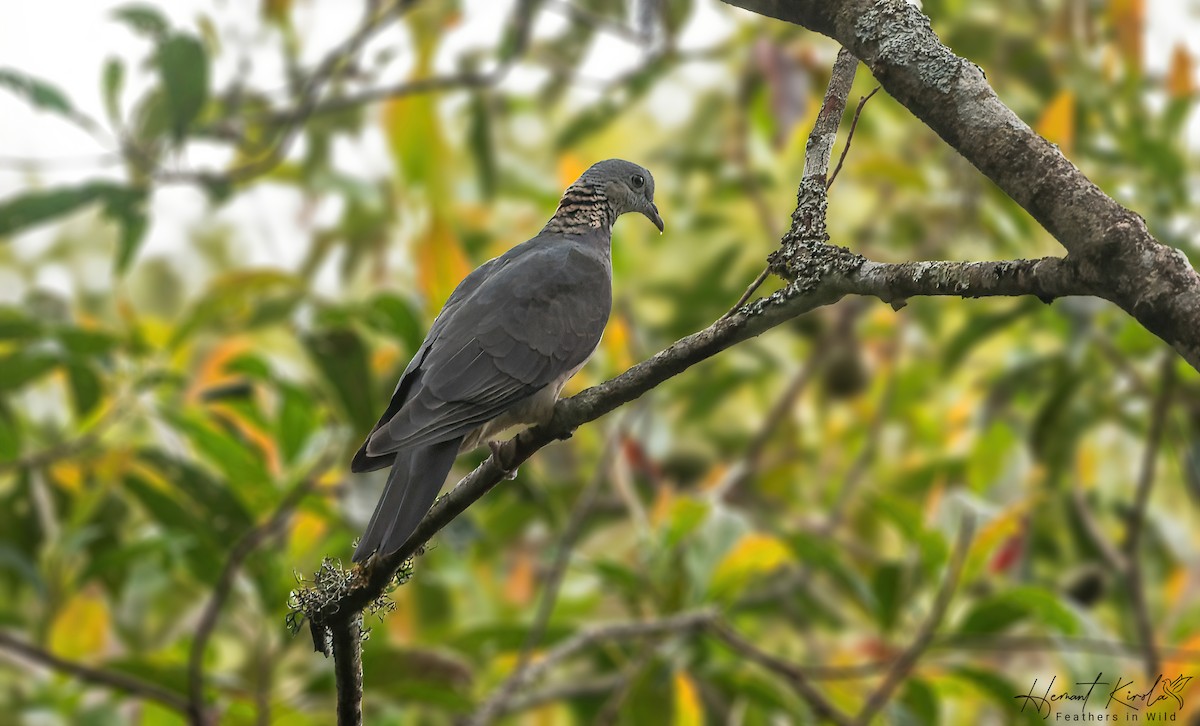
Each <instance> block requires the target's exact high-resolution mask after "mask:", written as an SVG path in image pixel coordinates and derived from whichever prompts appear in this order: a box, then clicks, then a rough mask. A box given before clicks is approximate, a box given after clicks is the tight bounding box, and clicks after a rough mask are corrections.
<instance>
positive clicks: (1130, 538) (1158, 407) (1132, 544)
mask: <svg viewBox="0 0 1200 726" xmlns="http://www.w3.org/2000/svg"><path fill="white" fill-rule="evenodd" d="M1174 389H1175V361H1174V360H1173V359H1172V358H1169V357H1168V358H1164V359H1163V365H1162V384H1161V387H1160V389H1159V393H1158V397H1157V398H1156V399H1155V401H1154V409H1153V411H1152V413H1151V416H1150V432H1149V433H1148V434H1147V438H1146V451H1145V453H1144V454H1143V456H1142V468H1141V472H1140V473H1139V475H1138V485H1137V494H1136V495H1135V498H1134V503H1133V511H1132V512H1130V514H1129V528H1128V531H1127V535H1126V538H1125V542H1124V555H1125V561H1126V562H1127V563H1128V567H1127V568H1126V570H1125V577H1126V582H1127V583H1128V585H1129V599H1130V602H1131V603H1132V605H1133V614H1134V623H1135V625H1136V627H1137V632H1138V640H1139V641H1141V644H1142V653H1143V656H1144V658H1145V665H1146V675H1147V676H1149V677H1150V678H1154V677H1155V676H1156V675H1158V665H1159V657H1158V650H1157V646H1156V645H1155V643H1154V623H1153V622H1152V620H1151V617H1150V606H1149V604H1148V603H1147V602H1146V582H1145V578H1143V577H1142V558H1141V557H1139V556H1138V546H1139V545H1140V544H1141V541H1142V532H1143V531H1144V530H1145V525H1146V508H1147V507H1148V506H1149V504H1150V492H1151V491H1152V490H1153V489H1154V472H1155V468H1156V464H1157V463H1158V450H1159V447H1160V446H1161V444H1162V438H1163V429H1165V428H1166V424H1167V413H1168V412H1169V411H1170V409H1171V400H1172V398H1171V397H1172V395H1173V393H1174Z"/></svg>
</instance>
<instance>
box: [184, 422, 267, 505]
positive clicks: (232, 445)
mask: <svg viewBox="0 0 1200 726" xmlns="http://www.w3.org/2000/svg"><path fill="white" fill-rule="evenodd" d="M167 418H168V419H170V420H171V423H172V424H173V425H174V426H175V427H176V428H177V429H179V430H180V431H181V432H182V433H183V434H184V435H185V436H187V438H188V440H189V441H190V442H191V443H192V445H193V446H195V447H196V450H197V451H198V452H199V453H200V454H201V455H202V456H203V457H204V458H205V459H207V460H208V461H209V462H210V463H212V464H213V465H215V466H216V467H217V468H218V469H219V470H220V471H221V472H222V473H223V474H225V476H226V477H227V478H228V479H229V484H230V485H232V486H234V487H237V488H239V489H246V488H250V489H253V488H255V487H254V485H256V484H258V485H261V484H263V483H264V482H268V481H270V479H271V476H270V474H268V473H267V469H266V466H264V464H263V457H262V452H260V451H258V450H257V449H254V448H252V447H250V446H248V445H247V444H245V443H244V442H242V441H239V440H238V439H236V438H234V437H233V436H231V435H229V434H228V433H226V432H225V431H222V430H220V429H217V428H214V427H213V426H211V425H209V424H208V423H207V422H202V421H200V420H197V419H195V418H192V417H189V416H181V415H168V416H167Z"/></svg>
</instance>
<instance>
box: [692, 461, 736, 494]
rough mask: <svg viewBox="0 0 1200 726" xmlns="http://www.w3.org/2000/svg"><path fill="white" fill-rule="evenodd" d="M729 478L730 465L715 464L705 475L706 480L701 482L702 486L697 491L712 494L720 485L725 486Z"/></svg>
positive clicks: (698, 486) (719, 462)
mask: <svg viewBox="0 0 1200 726" xmlns="http://www.w3.org/2000/svg"><path fill="white" fill-rule="evenodd" d="M728 476H729V465H728V464H726V463H724V462H721V461H718V462H717V463H715V464H713V467H712V468H711V469H709V470H708V473H707V474H705V475H704V478H703V479H701V480H700V484H699V485H697V487H696V489H697V490H699V491H702V492H711V491H712V490H714V489H716V488H717V486H718V485H720V484H724V483H725V480H726V479H727V478H728Z"/></svg>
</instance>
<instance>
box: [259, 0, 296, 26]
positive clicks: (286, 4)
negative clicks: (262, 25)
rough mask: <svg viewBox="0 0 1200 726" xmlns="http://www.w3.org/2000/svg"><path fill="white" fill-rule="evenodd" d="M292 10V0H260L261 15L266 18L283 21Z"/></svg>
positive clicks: (277, 21) (285, 20)
mask: <svg viewBox="0 0 1200 726" xmlns="http://www.w3.org/2000/svg"><path fill="white" fill-rule="evenodd" d="M291 11H292V0H262V16H263V17H264V18H266V19H267V20H270V21H273V22H276V23H284V22H287V19H288V15H289V14H290V13H291Z"/></svg>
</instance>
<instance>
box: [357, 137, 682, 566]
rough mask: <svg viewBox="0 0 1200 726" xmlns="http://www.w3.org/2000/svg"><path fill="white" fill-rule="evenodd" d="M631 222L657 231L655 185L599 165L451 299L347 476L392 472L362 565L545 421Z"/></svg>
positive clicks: (605, 293) (597, 322)
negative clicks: (538, 225) (451, 485)
mask: <svg viewBox="0 0 1200 726" xmlns="http://www.w3.org/2000/svg"><path fill="white" fill-rule="evenodd" d="M626 212H641V213H642V214H644V215H646V217H647V218H649V219H650V221H651V222H654V224H655V226H657V227H658V229H659V231H660V232H661V231H662V229H663V221H662V217H660V216H659V214H658V208H657V207H655V206H654V178H653V177H652V176H650V172H648V171H646V170H645V169H643V168H642V167H640V166H638V165H637V164H633V163H630V162H628V161H622V160H620V159H609V160H607V161H601V162H599V163H597V164H594V165H592V167H591V168H590V169H588V170H587V171H586V172H584V173H583V176H581V177H579V179H578V180H577V181H576V182H575V183H574V184H572V185H571V186H569V187H567V191H566V192H564V193H563V196H562V200H561V201H559V203H558V210H557V211H555V213H554V216H553V217H551V218H550V221H549V222H547V223H546V226H545V227H543V228H542V231H541V232H539V233H538V234H537V236H536V237H534V238H533V239H531V240H529V241H528V242H524V243H522V244H520V245H517V246H516V247H514V248H512V249H511V250H509V251H508V252H506V253H504V254H503V255H501V256H499V257H497V258H495V259H492V260H488V261H487V262H485V263H483V264H482V265H480V266H479V268H478V269H476V270H475V271H474V272H472V273H471V274H470V275H467V277H466V279H464V280H463V281H462V282H461V283H459V285H458V287H457V288H455V290H454V292H453V293H452V294H451V295H450V299H449V300H447V301H446V305H445V307H443V308H442V311H441V312H440V313H439V314H438V316H437V319H435V320H434V321H433V325H432V326H431V327H430V329H429V334H428V335H426V336H425V341H424V342H423V343H421V347H420V348H418V349H417V352H416V355H414V356H413V359H412V362H410V363H409V364H408V368H406V369H405V370H404V375H402V376H401V377H400V382H399V383H398V384H397V385H396V391H395V393H393V394H392V401H391V403H390V404H389V405H388V407H387V410H386V411H384V413H383V416H381V417H380V418H379V422H378V423H377V424H375V428H374V429H372V431H371V433H370V435H369V436H367V440H366V442H365V443H363V445H362V448H360V449H359V450H358V453H356V454H355V455H354V460H353V462H352V463H351V464H350V470H351V471H353V472H363V471H374V470H375V469H382V468H383V467H385V466H390V467H392V471H391V473H390V474H389V475H388V480H387V484H386V485H385V486H384V489H383V495H382V496H380V498H379V503H378V504H376V505H375V513H374V514H372V515H371V521H370V523H369V524H367V531H366V532H365V533H364V534H363V536H362V539H361V540H360V541H359V543H358V548H357V549H355V550H354V561H355V562H362V561H363V560H366V559H367V558H368V557H370V556H371V555H372V554H373V553H379V555H380V556H384V555H388V554H391V553H392V552H395V551H396V550H397V549H399V548H400V546H401V545H402V544H404V542H405V540H407V539H408V537H409V535H410V534H412V532H413V530H414V529H416V527H417V523H419V522H420V521H421V518H422V517H424V516H425V514H426V512H428V511H429V508H430V506H432V505H433V502H434V499H436V498H437V494H438V491H440V490H441V488H442V484H443V483H444V482H445V480H446V475H447V474H449V473H450V467H451V466H452V465H453V464H454V459H455V457H456V456H457V455H458V454H459V453H460V452H462V451H467V450H470V449H473V448H475V447H476V446H478V445H479V444H480V443H482V442H485V441H488V442H489V443H490V439H491V438H492V437H494V436H495V435H497V434H499V433H500V432H501V431H503V430H505V429H507V428H509V427H512V426H516V425H519V424H531V423H541V422H544V421H546V420H547V419H548V418H549V415H550V414H551V412H552V411H553V408H554V403H555V401H557V400H558V393H559V391H560V390H562V387H563V384H564V383H566V382H567V379H569V378H570V377H571V376H573V375H575V373H576V371H578V370H579V369H580V368H582V367H583V364H584V363H585V362H586V361H587V359H588V358H589V357H590V356H591V355H592V352H593V351H595V349H596V346H597V345H599V343H600V335H601V334H602V333H603V332H604V326H605V324H606V323H607V322H608V315H609V312H610V311H611V310H612V227H613V223H614V222H616V220H617V217H619V216H621V215H622V214H624V213H626Z"/></svg>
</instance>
